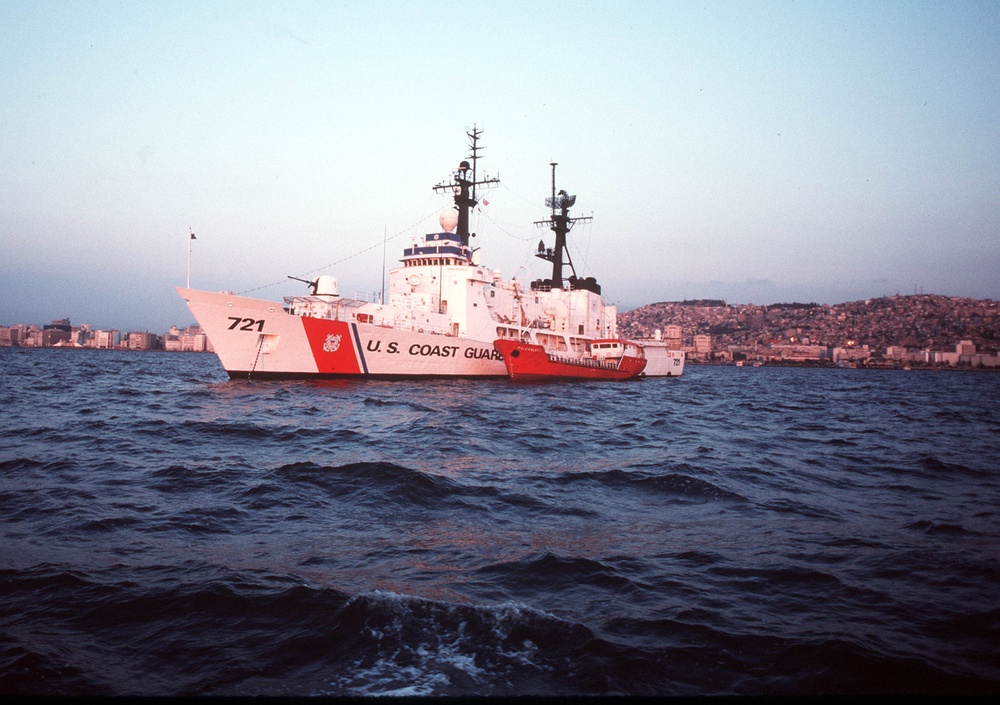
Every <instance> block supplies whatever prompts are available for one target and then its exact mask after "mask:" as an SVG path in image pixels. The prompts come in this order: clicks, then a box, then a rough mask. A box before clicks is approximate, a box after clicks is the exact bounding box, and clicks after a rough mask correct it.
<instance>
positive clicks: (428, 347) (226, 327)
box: [178, 287, 507, 380]
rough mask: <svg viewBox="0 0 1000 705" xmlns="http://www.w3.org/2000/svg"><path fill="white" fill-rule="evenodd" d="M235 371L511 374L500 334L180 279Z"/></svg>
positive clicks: (235, 374) (265, 374) (307, 375)
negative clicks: (465, 332) (309, 311)
mask: <svg viewBox="0 0 1000 705" xmlns="http://www.w3.org/2000/svg"><path fill="white" fill-rule="evenodd" d="M178 293H180V295H181V297H182V298H183V299H184V300H185V301H186V302H187V305H188V308H189V309H190V310H191V313H192V314H194V317H195V318H196V319H197V321H198V324H199V325H200V326H201V327H202V329H203V330H204V331H205V333H206V335H207V337H208V340H209V342H210V343H211V345H212V348H213V349H214V350H215V353H216V355H217V356H218V357H219V360H220V362H221V363H222V366H223V368H224V369H225V370H226V372H227V374H228V375H229V377H230V378H232V379H262V380H263V379H340V378H375V379H411V378H434V377H459V378H503V377H506V376H507V371H506V368H505V366H504V363H503V358H502V356H501V355H500V353H499V352H497V351H496V350H495V349H494V348H493V344H492V341H478V340H471V339H467V338H459V337H456V336H449V335H442V334H434V333H428V332H422V331H419V330H402V329H397V328H390V327H386V326H380V325H373V324H370V323H361V322H357V321H354V320H336V319H325V318H313V317H310V316H298V315H293V314H290V313H288V312H286V311H285V309H284V308H283V307H282V306H281V304H278V303H276V302H274V301H267V300H263V299H253V298H248V297H243V296H237V295H235V294H227V293H214V292H207V291H198V290H195V289H185V288H182V287H178Z"/></svg>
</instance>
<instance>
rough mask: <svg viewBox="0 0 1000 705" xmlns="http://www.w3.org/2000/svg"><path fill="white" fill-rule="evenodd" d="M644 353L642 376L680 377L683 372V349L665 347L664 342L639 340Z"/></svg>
mask: <svg viewBox="0 0 1000 705" xmlns="http://www.w3.org/2000/svg"><path fill="white" fill-rule="evenodd" d="M640 344H641V345H642V351H643V353H644V354H645V355H646V369H645V370H643V371H642V376H643V377H680V376H681V375H682V374H684V361H685V358H684V351H683V350H675V349H671V348H669V347H667V346H666V345H665V344H664V343H656V342H652V343H650V342H640Z"/></svg>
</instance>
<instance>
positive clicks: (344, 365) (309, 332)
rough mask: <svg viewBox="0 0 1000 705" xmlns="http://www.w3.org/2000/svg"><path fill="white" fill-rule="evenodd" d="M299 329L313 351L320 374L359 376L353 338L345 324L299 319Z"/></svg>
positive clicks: (344, 322)
mask: <svg viewBox="0 0 1000 705" xmlns="http://www.w3.org/2000/svg"><path fill="white" fill-rule="evenodd" d="M301 320H302V326H303V327H304V328H305V331H306V338H308V340H309V347H310V348H311V349H312V354H313V359H314V360H315V361H316V370H317V372H319V374H337V375H360V374H361V364H360V360H359V355H358V352H357V351H358V349H360V347H361V346H360V345H358V346H357V347H355V340H356V337H355V335H354V334H353V333H352V331H351V327H350V325H348V323H347V322H346V321H331V320H327V319H322V318H311V317H309V316H303V317H302V319H301Z"/></svg>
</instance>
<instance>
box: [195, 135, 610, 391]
mask: <svg viewBox="0 0 1000 705" xmlns="http://www.w3.org/2000/svg"><path fill="white" fill-rule="evenodd" d="M480 134H481V130H477V129H476V128H475V127H474V128H473V129H472V130H471V131H469V132H467V135H468V136H469V139H470V155H469V157H468V160H467V161H463V162H462V163H461V164H460V165H459V167H458V169H457V171H455V172H454V175H453V178H452V179H451V180H450V181H446V182H444V183H442V184H439V185H438V186H435V187H434V188H435V190H436V191H439V192H451V191H453V192H454V207H449V208H448V209H447V210H446V212H445V213H442V217H441V219H440V223H441V228H442V230H441V231H440V232H435V233H431V234H428V235H426V236H425V237H424V241H423V243H421V244H418V245H414V246H413V247H408V248H406V249H404V250H403V257H402V259H401V260H400V261H401V266H399V267H396V268H395V269H393V270H391V271H390V273H389V296H388V299H387V300H386V301H384V302H370V301H364V300H359V299H349V298H345V297H343V296H341V295H340V290H339V286H338V282H337V280H336V279H335V278H334V277H332V276H320V277H317V278H316V279H314V280H312V281H309V282H307V283H308V284H309V285H310V287H311V292H310V295H308V296H287V297H285V298H284V303H277V302H275V301H269V300H264V299H256V298H248V297H245V296H238V295H236V294H231V293H225V292H222V293H218V292H209V291H199V290H195V289H190V288H183V287H178V292H179V293H180V295H181V297H182V298H183V299H184V300H185V301H186V302H187V304H188V307H189V308H190V309H191V312H192V313H193V314H194V316H195V318H196V319H197V321H198V323H199V325H201V327H202V329H203V330H204V331H205V333H206V334H207V336H208V339H209V341H210V342H211V344H212V347H213V348H214V350H215V352H216V354H217V355H218V356H219V360H220V361H221V362H222V365H223V367H224V368H225V370H226V372H227V373H228V374H229V376H230V377H231V378H233V379H295V378H340V377H373V378H384V379H402V378H420V377H498V378H499V377H506V376H507V370H506V368H505V366H504V362H503V359H502V357H501V355H500V353H499V352H497V350H496V349H495V348H494V345H493V342H494V341H495V340H497V339H504V338H513V339H517V340H523V341H526V342H533V343H538V344H541V345H544V346H545V347H546V349H549V350H553V351H560V350H561V351H567V352H572V351H582V350H584V349H585V348H586V346H587V343H588V342H589V341H591V340H594V339H604V338H615V337H617V335H618V333H617V308H616V307H615V306H614V305H611V304H607V303H605V302H604V300H603V298H602V297H601V287H600V286H599V285H598V284H597V282H596V281H595V280H594V279H593V278H592V277H590V278H586V279H583V278H578V277H577V276H576V271H575V269H573V264H572V260H571V259H570V257H569V250H568V248H567V246H566V235H567V233H568V232H569V230H570V228H571V227H572V225H573V224H574V223H575V222H577V221H579V220H588V219H585V218H570V217H569V215H568V213H569V208H570V207H571V206H572V205H573V203H574V202H575V198H576V197H575V196H568V195H567V194H566V192H565V191H561V192H559V193H558V194H557V193H556V190H555V164H553V165H552V167H553V184H552V197H551V198H550V199H546V202H547V204H548V205H549V206H550V207H551V217H550V218H549V219H548V220H545V221H541V222H540V223H538V224H539V225H548V226H549V227H550V229H551V230H552V231H553V232H554V233H555V235H556V242H555V247H552V248H546V247H545V244H544V242H541V243H539V248H538V252H537V256H538V257H539V258H541V259H543V260H546V261H548V262H550V263H551V264H552V275H551V277H550V278H548V279H538V280H535V281H533V282H530V283H529V284H527V285H525V284H523V283H522V282H520V281H518V280H517V279H516V278H511V279H505V278H504V277H503V275H502V273H501V272H500V271H498V270H493V269H489V268H487V267H485V266H483V265H481V264H479V263H478V253H476V256H474V252H473V249H472V248H471V247H470V245H469V238H470V233H469V213H470V211H471V209H473V208H475V207H476V205H477V204H478V201H477V199H476V187H477V186H483V185H486V184H492V183H496V182H497V179H490V178H483V179H482V180H479V179H477V175H476V165H477V161H478V159H479V151H480V149H481V147H480V146H479V144H478V139H479V136H480ZM566 267H569V268H570V270H571V271H572V274H570V275H569V276H564V270H565V268H566Z"/></svg>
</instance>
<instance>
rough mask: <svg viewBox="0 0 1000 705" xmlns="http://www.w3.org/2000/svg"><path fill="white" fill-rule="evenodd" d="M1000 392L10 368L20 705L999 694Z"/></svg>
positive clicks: (14, 631)
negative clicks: (391, 697) (51, 698)
mask: <svg viewBox="0 0 1000 705" xmlns="http://www.w3.org/2000/svg"><path fill="white" fill-rule="evenodd" d="M998 399H1000V374H989V373H976V372H961V373H953V372H923V371H912V372H904V371H899V372H893V371H871V370H831V369H772V368H750V367H746V368H735V367H699V366H694V365H689V366H688V368H687V370H686V372H685V376H684V377H682V378H680V379H649V380H641V381H635V382H627V383H590V384H577V385H573V384H566V383H561V384H551V385H532V386H519V385H513V384H510V383H508V382H506V381H497V382H474V381H429V382H422V383H386V382H335V383H330V382H325V383H309V382H290V383H286V382H282V383H275V382H230V381H228V380H227V378H226V376H225V374H224V373H223V371H222V368H221V366H220V365H219V363H218V361H217V359H216V358H215V356H214V355H208V354H182V353H127V352H102V351H73V350H65V351H62V350H17V349H4V350H0V408H2V416H0V438H2V441H0V444H2V445H0V531H2V536H0V542H2V543H0V694H7V695H9V694H54V695H79V694H91V695H171V696H177V695H241V696H245V695H262V696H288V695H352V696H359V695H382V694H395V695H508V694H516V695H573V694H588V695H604V694H638V695H654V694H655V695H671V696H685V695H734V694H735V695H756V694H818V693H834V694H859V693H871V694H917V693H920V694H945V693H956V694H995V693H1000V419H998V416H997V402H998Z"/></svg>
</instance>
